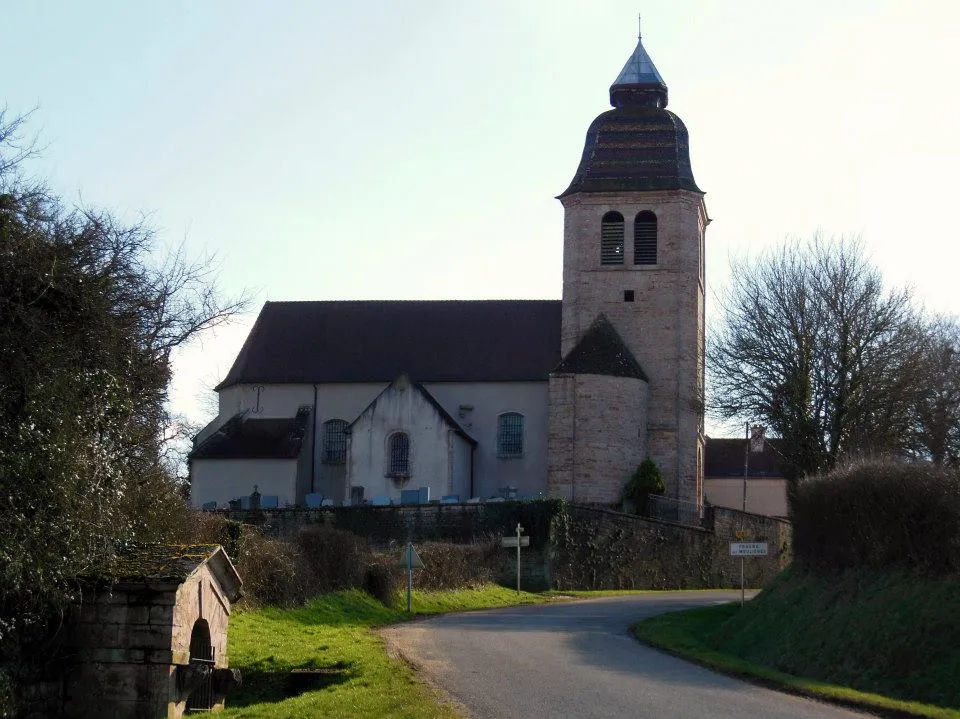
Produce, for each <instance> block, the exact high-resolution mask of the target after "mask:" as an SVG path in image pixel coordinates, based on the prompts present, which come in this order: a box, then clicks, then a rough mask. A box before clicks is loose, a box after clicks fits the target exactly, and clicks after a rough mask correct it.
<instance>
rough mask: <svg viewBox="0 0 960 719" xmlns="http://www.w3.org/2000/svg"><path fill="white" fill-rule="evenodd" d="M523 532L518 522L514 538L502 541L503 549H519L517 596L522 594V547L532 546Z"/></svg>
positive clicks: (506, 538)
mask: <svg viewBox="0 0 960 719" xmlns="http://www.w3.org/2000/svg"><path fill="white" fill-rule="evenodd" d="M522 531H523V527H521V526H520V523H519V522H517V534H516V536H514V537H503V538H501V540H500V546H501V547H516V548H517V594H519V593H520V547H529V546H530V537H528V536H523V535H521V534H520V533H521V532H522Z"/></svg>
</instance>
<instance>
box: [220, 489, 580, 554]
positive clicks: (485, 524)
mask: <svg viewBox="0 0 960 719" xmlns="http://www.w3.org/2000/svg"><path fill="white" fill-rule="evenodd" d="M562 507H563V504H562V503H561V502H560V501H559V500H544V501H536V502H489V503H484V504H423V505H413V506H391V507H372V506H363V507H324V508H321V509H267V510H227V511H225V512H223V514H224V515H225V516H227V517H228V518H230V519H233V520H237V521H241V522H244V523H246V524H256V525H258V526H259V527H260V528H261V529H262V530H263V533H264V534H265V535H266V536H268V537H274V538H280V539H292V538H293V537H295V536H296V534H297V532H298V531H299V530H300V528H301V527H305V526H309V525H310V524H327V525H329V526H332V527H335V528H337V529H342V530H346V531H349V532H353V533H354V534H357V535H359V536H361V537H366V538H368V539H370V540H372V541H373V542H375V543H377V544H387V543H389V542H391V541H393V542H406V541H412V542H427V541H437V542H456V543H460V544H465V543H470V542H479V541H488V540H490V539H492V538H495V537H500V536H503V535H505V534H512V533H513V531H514V528H515V527H516V525H517V523H518V522H519V523H520V524H521V525H522V526H523V528H524V534H527V535H529V536H530V538H531V542H532V543H533V546H535V547H540V546H544V545H546V544H547V543H548V542H549V538H550V523H551V520H552V518H553V517H554V515H556V514H557V513H558V512H560V511H561V510H562Z"/></svg>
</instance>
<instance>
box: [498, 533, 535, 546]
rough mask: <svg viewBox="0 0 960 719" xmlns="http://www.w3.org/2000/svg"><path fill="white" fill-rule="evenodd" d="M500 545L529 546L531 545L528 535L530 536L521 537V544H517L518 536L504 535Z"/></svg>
mask: <svg viewBox="0 0 960 719" xmlns="http://www.w3.org/2000/svg"><path fill="white" fill-rule="evenodd" d="M500 546H501V547H516V546H520V547H529V546H530V537H528V536H526V535H525V536H523V537H520V544H519V545H518V544H517V538H516V537H503V538H501V539H500Z"/></svg>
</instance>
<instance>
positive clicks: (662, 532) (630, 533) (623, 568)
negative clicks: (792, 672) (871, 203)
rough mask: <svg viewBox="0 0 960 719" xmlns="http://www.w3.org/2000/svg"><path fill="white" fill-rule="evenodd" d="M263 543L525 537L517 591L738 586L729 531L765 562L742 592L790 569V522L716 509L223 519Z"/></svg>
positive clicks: (552, 506) (523, 507) (485, 508)
mask: <svg viewBox="0 0 960 719" xmlns="http://www.w3.org/2000/svg"><path fill="white" fill-rule="evenodd" d="M226 514H227V516H228V517H230V518H231V519H235V520H239V521H243V522H247V523H251V524H258V525H259V526H260V527H261V528H262V529H263V531H264V533H265V534H266V535H267V536H271V537H278V538H288V539H289V538H292V537H294V536H296V533H297V532H298V531H299V529H300V528H301V527H303V526H307V525H309V524H314V523H322V524H328V525H330V526H334V527H336V528H338V529H344V530H348V531H351V532H353V533H355V534H358V535H360V536H363V537H367V538H369V539H371V540H372V541H373V542H375V543H377V544H381V545H386V544H389V543H390V542H405V541H413V542H424V541H447V542H457V543H468V542H475V541H490V540H491V539H495V538H498V537H501V536H504V535H507V534H511V535H512V534H513V530H514V528H515V527H516V524H517V523H518V522H519V523H520V524H521V525H522V526H523V528H524V534H527V535H529V536H530V547H529V548H525V549H523V550H522V552H521V585H522V586H523V587H526V588H530V589H545V588H548V587H554V588H557V589H675V588H717V587H739V586H740V560H739V558H735V557H731V556H730V547H729V545H730V542H731V541H736V534H735V532H736V531H737V530H741V529H747V530H750V532H751V540H753V541H766V542H768V543H769V545H770V554H769V555H768V556H767V557H748V558H746V560H745V561H744V570H745V571H744V574H745V581H746V584H747V586H750V587H759V586H763V585H765V584H766V583H767V582H769V581H770V580H771V579H772V578H773V577H774V576H776V574H777V573H778V572H779V571H780V570H781V569H782V568H784V567H785V566H786V565H787V564H789V562H790V559H791V555H790V546H791V540H792V531H791V530H792V528H791V525H790V523H789V522H786V521H784V520H779V519H773V518H770V517H765V516H761V515H756V514H748V513H743V512H739V511H737V510H732V509H726V508H722V507H714V508H710V509H709V511H708V514H707V517H706V520H705V523H704V524H705V526H704V527H702V528H697V527H689V526H682V525H678V524H671V523H668V522H661V521H656V520H652V519H646V518H643V517H638V516H636V515H633V514H624V513H622V512H617V511H613V510H609V509H601V508H595V507H589V506H583V505H571V504H565V503H562V502H560V501H558V500H548V501H540V502H498V503H490V504H456V505H420V506H409V507H402V506H401V507H327V508H322V509H274V510H261V511H242V510H241V511H230V512H227V513H226ZM503 551H504V555H505V556H504V560H503V573H502V581H503V582H504V583H505V584H507V585H508V586H513V585H514V584H515V582H516V552H515V551H514V550H507V549H505V550H503Z"/></svg>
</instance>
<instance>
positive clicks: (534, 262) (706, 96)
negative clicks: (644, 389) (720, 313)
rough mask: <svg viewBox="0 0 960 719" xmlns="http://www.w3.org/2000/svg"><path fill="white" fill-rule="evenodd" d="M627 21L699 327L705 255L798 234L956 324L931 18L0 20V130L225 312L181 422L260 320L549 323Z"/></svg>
mask: <svg viewBox="0 0 960 719" xmlns="http://www.w3.org/2000/svg"><path fill="white" fill-rule="evenodd" d="M638 14H640V15H642V32H643V43H644V47H645V48H646V49H647V51H648V53H649V54H650V56H651V57H652V59H653V61H654V63H655V64H656V66H657V68H658V70H659V71H660V74H661V75H662V76H663V78H664V80H665V81H666V83H667V85H668V86H669V89H670V105H669V108H670V109H671V110H672V111H674V112H676V113H677V114H678V115H679V116H680V117H681V118H682V119H683V121H684V122H685V124H686V125H687V128H688V129H689V132H690V148H691V149H690V152H691V160H692V164H693V170H694V176H695V178H696V181H697V184H698V185H699V186H700V188H701V189H703V190H704V191H705V192H706V204H707V209H708V212H709V214H710V217H711V218H712V220H713V222H712V223H711V225H710V227H709V229H708V231H707V240H706V243H707V257H706V264H707V281H708V326H709V323H710V322H712V321H715V319H714V318H715V316H716V315H715V313H710V308H712V307H715V306H716V302H715V300H713V299H712V297H713V294H714V293H716V292H719V291H722V288H723V287H724V286H725V284H726V283H727V281H728V267H729V262H730V258H731V257H742V256H745V255H747V256H755V255H756V254H757V253H759V252H762V251H763V250H764V248H768V247H772V246H775V245H777V244H779V243H782V242H783V241H785V240H786V239H789V238H806V237H809V236H811V235H812V234H813V233H814V232H817V231H820V232H822V233H823V234H824V235H827V236H831V235H836V236H840V235H860V236H862V239H863V242H864V244H865V247H866V250H867V253H868V254H869V256H870V257H871V258H872V260H873V261H874V262H875V263H876V264H877V265H878V266H879V267H880V269H881V270H882V272H883V273H884V276H885V278H886V279H887V280H888V282H889V283H890V284H891V285H909V286H911V287H913V289H914V291H915V293H916V296H917V297H918V299H919V300H921V301H922V302H923V303H924V305H925V306H926V307H927V308H928V309H929V310H931V311H934V312H942V313H947V314H960V294H958V293H957V291H956V285H957V282H958V281H957V270H956V266H957V264H958V262H957V261H958V260H960V251H958V249H957V244H958V240H960V238H958V231H957V229H956V224H957V223H956V220H955V218H954V217H953V209H954V207H953V206H954V204H955V203H956V202H957V199H956V196H955V195H956V193H955V188H956V184H957V182H956V179H955V168H957V167H960V135H958V133H957V117H958V116H960V113H958V109H960V100H958V97H957V86H958V81H957V76H958V71H960V60H958V55H957V49H956V48H957V38H958V37H960V3H955V2H951V1H949V0H940V1H937V0H912V1H907V0H897V1H889V2H884V1H883V0H864V1H860V0H829V1H826V0H807V1H806V2H803V3H796V2H787V1H785V0H757V1H754V0H726V1H725V2H720V1H718V0H713V1H707V0H664V1H648V2H643V3H639V4H638V3H635V2H625V1H621V0H594V1H592V2H573V1H572V0H484V2H474V1H473V0H456V1H455V2H454V1H451V0H393V1H390V0H355V1H354V2H350V3H347V2H339V1H338V2H334V1H333V0H312V1H308V0H302V1H294V0H276V1H274V2H266V0H263V1H261V2H251V1H245V0H240V1H238V0H229V1H226V0H224V1H213V0H190V1H187V0H165V2H163V3H157V2H154V3H130V2H124V1H122V0H115V1H114V2H103V1H99V2H98V1H96V0H86V1H85V2H83V3H70V2H67V0H51V1H49V2H43V3H37V2H29V1H28V0H20V1H17V2H14V1H12V0H0V18H2V21H0V37H2V42H0V63H2V64H0V66H2V67H4V68H5V72H4V78H3V82H2V84H0V104H5V105H6V107H7V110H8V112H10V113H12V114H20V113H25V112H29V111H31V110H33V113H32V115H31V117H30V122H29V126H28V130H29V131H30V132H31V133H34V134H36V136H37V137H38V140H39V146H40V147H42V149H43V152H42V155H41V156H40V157H39V158H37V159H36V160H34V161H33V162H32V163H31V165H30V166H29V171H30V172H31V173H34V174H35V175H37V176H38V177H43V178H45V179H46V180H47V182H48V183H49V185H50V186H51V187H52V188H53V189H54V190H55V191H57V192H58V193H60V194H61V195H62V196H63V197H64V198H66V199H67V200H68V201H71V202H77V203H83V204H86V205H92V206H96V207H100V208H104V209H107V210H110V211H111V212H114V213H115V214H117V215H118V216H119V217H121V218H123V219H126V220H128V221H135V220H137V219H139V218H141V217H143V216H145V217H146V218H147V220H148V222H149V223H150V224H151V226H153V227H154V228H155V229H156V232H157V237H158V242H159V243H160V247H161V249H172V248H176V247H178V246H180V245H183V247H184V248H185V250H186V252H187V253H188V255H189V256H191V257H193V258H195V259H199V260H202V261H204V262H208V261H209V262H210V263H211V264H210V266H215V267H217V268H218V275H219V283H220V287H221V289H222V292H223V294H224V295H225V296H237V295H240V294H243V293H245V292H246V293H248V294H249V295H250V296H251V298H252V303H251V312H250V313H249V314H248V315H246V316H244V317H241V318H239V320H238V321H237V322H236V323H235V324H234V325H232V326H230V327H227V328H223V329H220V330H218V331H216V332H214V333H210V334H208V335H206V336H204V337H202V338H200V339H199V340H198V341H196V342H194V343H193V344H192V345H190V346H188V347H186V348H184V349H183V350H182V351H180V352H178V353H177V355H176V356H175V358H174V372H175V374H174V382H173V385H172V388H171V408H172V409H173V411H174V412H176V413H180V414H183V415H185V416H187V417H189V418H191V419H192V420H193V421H200V422H202V421H205V420H208V419H210V418H211V417H212V416H213V415H214V414H215V412H216V410H215V396H214V394H213V392H212V387H213V386H214V385H215V384H216V383H217V382H218V381H219V380H220V379H222V378H223V376H224V375H225V374H226V372H227V371H228V370H229V367H230V365H231V363H232V361H233V359H234V357H235V356H236V353H237V351H238V350H239V347H240V345H241V344H242V342H243V339H244V338H245V336H246V333H247V332H248V331H249V328H250V326H251V324H252V321H253V319H254V318H255V316H256V312H257V311H258V310H259V309H260V307H261V306H262V304H263V302H265V301H267V300H310V299H316V300H321V299H323V300H331V299H446V298H461V299H481V298H516V299H543V298H559V297H560V293H561V259H562V257H561V254H562V244H563V243H562V238H563V235H562V231H563V212H562V208H561V206H560V203H559V202H558V201H557V200H556V199H554V198H555V196H556V195H558V194H559V193H560V192H562V191H563V190H564V189H565V188H566V187H567V185H568V184H569V182H570V180H571V179H572V177H573V174H574V171H575V170H576V167H577V164H578V162H579V159H580V154H581V152H582V149H583V141H584V135H585V132H586V129H587V127H588V125H589V124H590V122H591V121H592V119H593V118H594V117H595V116H596V115H598V114H600V113H601V112H603V111H604V110H606V109H607V108H608V107H609V104H608V102H609V101H608V88H609V86H610V84H611V83H612V82H613V80H614V79H615V78H616V76H617V74H618V73H619V71H620V69H621V67H622V66H623V64H624V63H625V62H626V60H627V58H628V57H629V56H630V54H631V52H632V51H633V48H634V46H635V44H636V39H637V31H638V29H637V24H638V23H637V17H638Z"/></svg>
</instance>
